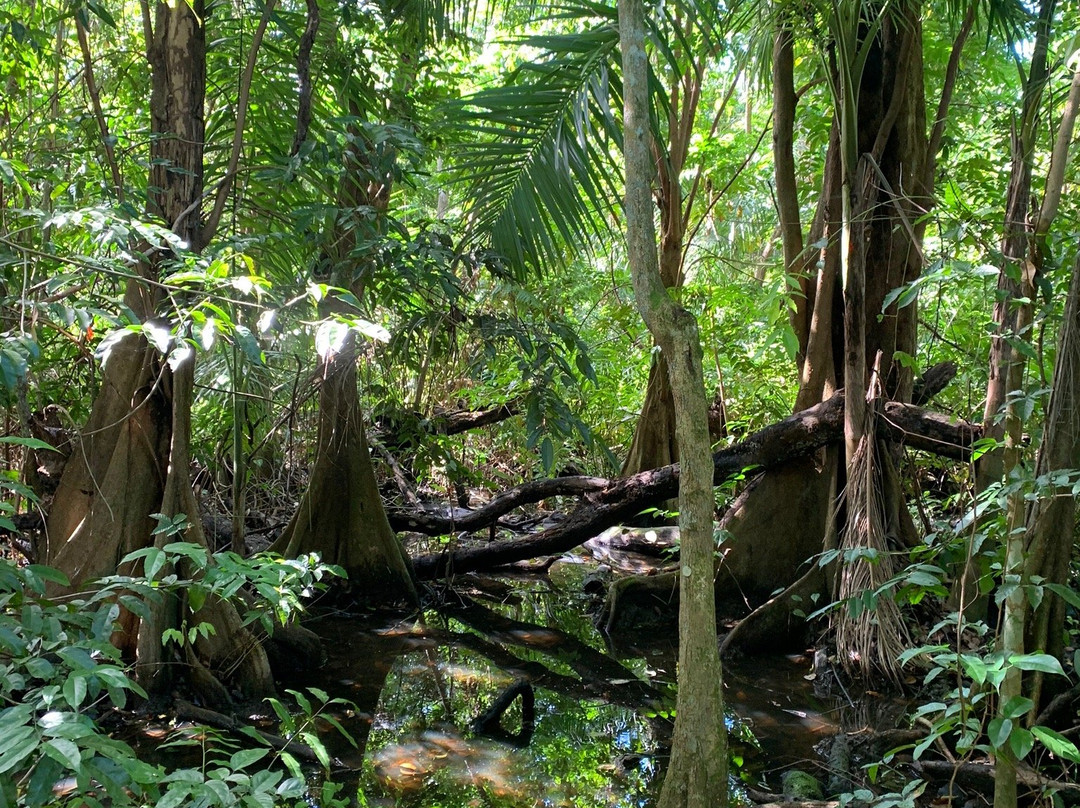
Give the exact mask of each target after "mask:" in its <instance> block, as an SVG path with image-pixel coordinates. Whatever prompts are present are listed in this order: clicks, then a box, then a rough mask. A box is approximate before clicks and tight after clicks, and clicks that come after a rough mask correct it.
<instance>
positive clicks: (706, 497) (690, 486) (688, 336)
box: [619, 0, 728, 808]
mask: <svg viewBox="0 0 1080 808" xmlns="http://www.w3.org/2000/svg"><path fill="white" fill-rule="evenodd" d="M644 13H645V10H644V7H643V4H642V3H641V1H640V0H619V31H620V40H621V44H622V60H623V88H624V94H623V121H624V132H625V134H624V141H623V154H624V157H625V161H626V230H627V258H628V260H629V263H630V273H631V277H632V279H633V284H634V297H635V299H636V301H637V305H638V309H639V310H640V312H641V315H642V319H644V320H645V323H646V325H647V326H648V327H649V331H650V332H652V334H653V337H654V338H655V339H656V341H657V343H658V344H659V345H660V349H661V350H662V351H663V352H664V354H665V356H666V358H667V361H668V365H669V377H670V381H671V390H672V396H673V400H674V405H675V427H676V439H677V440H678V443H679V446H680V447H681V460H680V472H681V474H680V480H679V532H680V538H681V544H682V550H681V558H680V571H681V574H680V576H679V676H678V696H677V702H676V711H677V712H676V719H675V734H674V738H673V741H672V750H671V760H670V762H669V764H668V770H667V774H666V776H665V778H664V785H663V788H662V789H661V792H660V799H659V801H658V805H659V806H660V808H675V807H676V806H691V805H693V806H698V805H700V806H726V805H727V799H728V784H727V765H728V764H727V736H726V730H725V727H724V703H723V692H722V688H721V672H720V657H719V654H718V653H717V646H716V611H715V603H714V601H713V550H714V547H715V545H714V539H713V519H712V514H713V507H714V503H713V493H712V479H713V471H712V462H711V457H710V452H709V418H708V399H707V397H706V393H705V383H704V378H703V374H702V366H701V362H702V351H701V342H700V340H699V338H698V330H697V323H696V321H695V320H694V318H693V316H692V315H691V314H690V313H689V312H687V311H686V310H684V309H682V308H680V307H679V306H678V305H676V303H675V301H674V300H672V299H671V297H670V295H669V294H668V291H667V289H666V288H665V284H664V281H663V279H662V278H661V275H660V266H659V261H658V259H657V255H656V236H655V231H654V227H653V211H652V189H651V185H652V179H653V177H654V169H653V161H652V157H651V154H650V152H651V149H650V144H649V132H650V125H649V89H648V55H647V53H646V51H645V23H644ZM675 181H676V182H677V181H678V177H677V175H676V177H675Z"/></svg>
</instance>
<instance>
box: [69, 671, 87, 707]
mask: <svg viewBox="0 0 1080 808" xmlns="http://www.w3.org/2000/svg"><path fill="white" fill-rule="evenodd" d="M85 698H86V677H85V675H84V674H82V673H78V672H74V673H71V674H69V675H68V678H67V679H65V680H64V699H65V700H66V701H67V703H68V707H70V708H71V709H73V710H76V709H78V708H79V706H80V705H81V704H82V703H83V700H84V699H85Z"/></svg>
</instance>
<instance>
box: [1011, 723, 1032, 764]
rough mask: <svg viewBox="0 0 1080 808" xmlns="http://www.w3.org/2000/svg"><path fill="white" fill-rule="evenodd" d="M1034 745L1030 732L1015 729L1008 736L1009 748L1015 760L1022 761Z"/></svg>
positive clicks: (1018, 728) (1021, 728)
mask: <svg viewBox="0 0 1080 808" xmlns="http://www.w3.org/2000/svg"><path fill="white" fill-rule="evenodd" d="M1034 745H1035V738H1034V736H1033V735H1032V734H1031V732H1030V731H1028V730H1026V729H1024V728H1023V727H1016V728H1015V729H1013V731H1012V734H1011V735H1010V736H1009V748H1010V749H1012V752H1013V754H1014V755H1016V759H1017V760H1023V759H1024V758H1025V757H1027V755H1028V752H1030V751H1031V748H1032V747H1033V746H1034Z"/></svg>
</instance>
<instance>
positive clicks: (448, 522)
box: [386, 477, 611, 536]
mask: <svg viewBox="0 0 1080 808" xmlns="http://www.w3.org/2000/svg"><path fill="white" fill-rule="evenodd" d="M610 485H611V480H608V479H606V478H604V477H553V478H551V479H543V480H531V481H529V482H527V483H522V484H521V485H517V486H515V487H513V488H511V489H509V490H507V491H504V492H503V493H501V494H499V495H498V496H497V497H495V498H493V499H492V500H491V501H490V502H489V503H487V505H484V506H483V507H482V508H477V509H476V510H475V511H468V512H467V513H461V509H453V510H451V512H450V513H449V514H444V513H432V512H427V511H422V510H405V509H400V508H388V509H387V511H386V515H387V518H388V519H389V520H390V526H391V527H392V528H394V530H408V531H412V532H414V533H424V534H426V535H429V536H445V535H447V534H450V533H469V532H472V531H474V530H481V529H483V528H485V527H489V526H491V525H493V524H496V523H497V522H498V519H499V517H501V516H505V515H506V514H508V513H510V511H512V510H514V509H515V508H520V507H521V506H522V505H530V504H532V503H534V502H539V501H540V500H543V499H548V498H549V497H556V496H582V495H583V494H589V493H592V492H596V491H602V490H604V489H605V488H606V487H608V486H610ZM503 527H513V525H503Z"/></svg>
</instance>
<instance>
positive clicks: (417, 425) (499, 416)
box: [377, 399, 521, 448]
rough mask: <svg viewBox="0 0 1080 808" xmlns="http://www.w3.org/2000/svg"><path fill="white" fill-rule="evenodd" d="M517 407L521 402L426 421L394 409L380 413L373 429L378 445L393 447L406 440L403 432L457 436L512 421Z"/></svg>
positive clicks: (418, 416)
mask: <svg viewBox="0 0 1080 808" xmlns="http://www.w3.org/2000/svg"><path fill="white" fill-rule="evenodd" d="M520 404H521V402H520V401H519V400H516V399H515V400H514V401H508V402H507V403H505V404H500V405H499V406H498V407H492V408H491V409H487V410H449V411H446V412H440V413H436V414H435V415H432V416H431V417H429V418H425V417H424V416H423V415H422V414H420V413H416V412H409V411H402V410H398V411H395V412H389V413H386V414H384V415H383V416H382V417H381V418H380V419H379V420H378V421H377V426H378V431H379V434H380V437H381V439H382V443H383V444H384V445H386V446H387V447H390V448H397V447H399V446H401V445H402V444H403V443H405V442H406V440H407V437H406V436H405V435H403V434H402V433H403V432H409V431H412V432H414V433H415V432H420V433H427V434H428V435H459V434H461V433H462V432H468V431H469V430H470V429H479V428H480V427H482V426H490V425H491V424H497V423H499V422H500V421H505V420H507V419H508V418H513V417H514V416H515V415H517V414H518V412H519V411H520ZM404 425H409V426H410V427H411V430H410V429H403V426H404Z"/></svg>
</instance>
